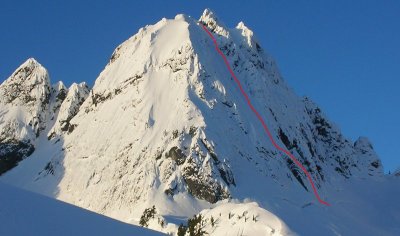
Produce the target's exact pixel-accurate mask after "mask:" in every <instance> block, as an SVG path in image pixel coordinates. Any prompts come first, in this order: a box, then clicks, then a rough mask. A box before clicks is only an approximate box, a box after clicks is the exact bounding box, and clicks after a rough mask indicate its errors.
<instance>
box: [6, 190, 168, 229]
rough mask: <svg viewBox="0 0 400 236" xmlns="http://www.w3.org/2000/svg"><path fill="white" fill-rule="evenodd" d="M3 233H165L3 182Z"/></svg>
mask: <svg viewBox="0 0 400 236" xmlns="http://www.w3.org/2000/svg"><path fill="white" fill-rule="evenodd" d="M0 192H1V194H0V202H1V204H0V222H1V227H0V235H7V236H14V235H15V236H20V235H42V236H46V235H49V236H50V235H76V236H78V235H121V236H122V235H143V236H146V235H148V236H152V235H154V236H155V235H163V234H161V233H159V232H156V231H152V230H149V229H146V228H142V227H138V226H134V225H129V224H126V223H123V222H120V221H117V220H114V219H111V218H108V217H105V216H103V215H99V214H96V213H94V212H90V211H88V210H85V209H82V208H79V207H76V206H73V205H70V204H67V203H64V202H61V201H58V200H55V199H51V198H48V197H45V196H43V195H39V194H36V193H32V192H28V191H24V190H21V189H17V188H15V187H12V186H9V185H5V184H2V183H0Z"/></svg>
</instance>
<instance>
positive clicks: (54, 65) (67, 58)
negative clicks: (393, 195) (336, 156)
mask: <svg viewBox="0 0 400 236" xmlns="http://www.w3.org/2000/svg"><path fill="white" fill-rule="evenodd" d="M206 7H208V8H211V9H212V10H214V11H215V12H216V13H217V15H218V16H219V17H220V18H221V19H222V21H223V22H225V24H226V25H227V26H230V27H234V26H236V24H237V23H238V22H239V21H244V22H245V24H246V25H247V26H248V27H250V28H251V29H252V30H253V31H254V32H255V34H256V36H257V37H258V39H259V40H260V42H261V44H262V46H263V47H264V48H265V49H266V50H267V51H268V52H269V53H270V54H271V55H272V56H273V57H274V58H275V59H276V61H277V63H278V66H279V68H280V70H281V72H282V74H283V76H284V78H285V80H286V81H287V82H288V84H289V85H290V86H291V87H292V88H293V89H294V90H295V91H296V92H297V93H298V94H299V95H307V96H309V97H311V98H312V99H313V100H314V101H315V102H316V103H318V104H319V105H320V106H321V108H322V109H323V111H324V112H325V113H326V114H327V115H328V116H329V118H330V119H331V120H332V121H334V122H335V123H336V124H337V125H338V126H339V127H340V128H341V129H342V131H343V133H344V135H345V136H346V137H348V138H350V139H351V140H353V141H354V140H355V139H356V138H357V137H358V136H360V135H362V136H367V137H369V138H370V140H371V141H372V143H373V144H374V147H375V150H376V151H377V153H378V154H379V155H380V157H381V159H382V161H383V164H384V167H385V172H387V171H388V170H393V169H395V168H396V167H398V166H400V154H399V151H398V149H397V145H399V144H398V142H399V141H400V139H399V133H400V123H399V122H400V93H399V89H400V71H399V70H400V1H398V0H385V1H381V0H359V1H348V0H335V1H334V0H327V1H320V0H314V1H313V0H309V1H289V0H280V1H278V0H270V1H268V0H264V1H252V0H245V1H242V0H239V1H233V0H229V1H215V0H213V1H208V0H199V1H194V0H193V1H183V0H179V1H172V0H168V1H167V0H151V1H131V0H118V1H106V0H97V1H82V0H69V1H61V0H40V1H32V0H24V1H22V0H4V1H2V2H1V3H0V53H1V54H0V82H2V81H3V80H4V79H6V78H7V77H8V76H9V75H10V74H11V73H12V72H13V71H14V70H15V69H16V68H17V67H18V66H19V65H20V64H21V63H22V62H24V61H25V60H26V59H27V58H29V57H34V58H36V59H37V60H38V61H39V62H40V63H41V64H42V65H44V66H45V67H46V68H47V69H48V70H49V72H50V76H51V79H52V81H53V82H55V81H58V80H62V81H64V82H65V84H67V85H70V84H71V83H72V82H80V81H87V82H88V83H89V84H93V83H94V80H95V79H96V77H97V75H98V74H99V73H100V72H101V70H102V69H103V68H104V66H105V65H106V63H107V62H108V59H109V57H110V55H111V53H112V52H113V50H114V48H116V47H117V46H118V45H119V44H120V43H122V42H123V41H124V40H126V39H127V38H129V37H130V36H131V35H133V34H135V33H136V32H137V31H138V29H139V28H140V27H143V26H145V25H147V24H154V23H156V22H157V21H159V20H160V19H161V18H162V17H166V18H173V17H174V16H175V15H176V14H178V13H185V14H187V15H190V16H193V17H195V18H199V17H200V15H201V13H202V12H203V10H204V8H206ZM399 146H400V145H399Z"/></svg>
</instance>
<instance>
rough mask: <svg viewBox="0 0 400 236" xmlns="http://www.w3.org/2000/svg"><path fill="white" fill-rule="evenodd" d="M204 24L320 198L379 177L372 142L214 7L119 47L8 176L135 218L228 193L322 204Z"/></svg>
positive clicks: (278, 207) (199, 204)
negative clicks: (290, 80)
mask: <svg viewBox="0 0 400 236" xmlns="http://www.w3.org/2000/svg"><path fill="white" fill-rule="evenodd" d="M201 24H204V25H206V26H207V27H208V28H209V29H210V31H211V32H212V34H213V35H214V37H215V38H216V39H217V41H218V44H219V46H220V50H221V51H222V52H223V53H224V54H225V55H226V57H227V59H228V61H229V63H230V65H231V66H232V68H233V70H234V72H235V74H236V75H237V77H238V78H239V79H240V81H241V83H242V85H243V89H244V90H245V91H246V92H247V93H248V95H249V98H250V100H251V101H252V104H253V106H254V107H255V108H256V109H257V110H258V112H259V113H260V115H261V116H262V117H263V118H264V119H265V121H266V123H267V125H268V126H269V128H270V130H271V133H272V135H273V137H274V139H275V140H276V142H277V144H278V145H280V146H281V147H284V148H286V149H288V150H289V151H290V152H291V153H293V155H294V156H295V157H296V158H297V159H298V160H299V161H300V162H301V163H302V164H303V165H304V166H305V167H306V169H307V170H308V171H309V172H310V174H311V176H312V178H313V180H314V181H315V183H316V186H317V187H318V192H319V193H320V195H321V197H322V198H323V199H324V200H327V201H328V202H329V201H330V200H331V201H334V202H335V203H336V200H335V199H334V198H332V197H331V193H332V192H334V191H333V190H331V189H332V187H333V186H335V185H336V184H339V185H340V183H341V182H342V181H344V180H347V179H350V178H357V177H363V178H364V177H367V178H371V179H380V178H381V177H382V166H381V164H380V162H379V158H378V157H377V155H376V154H375V152H374V151H373V149H372V146H371V145H370V144H369V143H368V141H367V140H365V139H364V138H361V139H360V140H359V141H357V142H356V143H355V144H353V143H351V142H350V141H349V140H347V139H346V138H345V137H343V136H342V135H341V133H340V130H339V129H338V127H336V126H335V125H334V124H332V123H331V122H330V121H329V120H328V119H327V117H326V116H325V115H324V114H323V113H322V112H321V110H320V109H319V108H318V106H316V105H315V104H314V103H313V102H312V101H310V99H308V98H300V97H298V96H297V95H296V94H295V93H294V92H293V91H292V90H291V89H290V88H289V87H288V86H287V85H286V83H285V81H284V80H283V79H282V77H281V75H280V73H279V71H278V69H277V66H276V64H275V62H274V60H273V59H272V58H271V57H270V56H269V55H268V54H266V53H265V52H264V50H263V49H262V48H261V46H260V44H259V42H258V41H257V39H256V38H255V36H254V34H253V32H252V31H251V30H250V29H248V28H247V27H246V26H245V25H244V23H242V22H241V23H239V24H238V25H237V27H236V28H232V29H231V28H227V27H226V26H225V25H224V24H223V23H221V22H220V20H218V17H217V16H216V15H215V14H214V13H212V12H211V11H209V10H206V11H205V12H204V14H203V15H202V16H201V18H200V21H197V20H195V19H193V18H191V17H188V16H185V15H178V16H176V17H175V19H171V20H167V19H162V20H161V21H160V22H158V23H157V24H155V25H151V26H146V27H144V28H142V29H140V30H139V32H138V33H137V34H136V35H134V36H133V37H131V38H130V39H128V40H127V41H125V42H124V43H123V44H121V45H120V46H118V47H117V49H116V50H115V51H114V53H113V54H112V56H111V58H110V61H109V63H108V64H107V66H106V67H105V69H104V70H103V71H102V72H101V74H100V75H99V77H98V78H97V80H96V82H95V85H94V87H93V89H92V90H91V91H90V92H89V94H88V91H87V89H84V88H82V86H81V88H80V89H79V88H70V89H69V91H68V93H67V94H66V98H65V100H63V102H62V103H61V105H59V107H60V108H59V111H57V109H55V111H56V112H53V113H54V116H52V117H53V121H52V122H53V123H54V126H53V125H50V126H49V127H51V128H50V129H49V130H48V131H49V132H47V133H46V134H47V135H46V140H45V143H46V144H47V146H45V147H44V146H42V148H40V150H37V151H35V153H34V154H33V156H34V157H39V156H41V157H42V156H46V158H31V160H26V161H24V162H22V164H21V165H20V166H18V168H15V169H14V170H12V171H10V172H9V173H7V174H6V175H5V176H4V177H2V179H1V180H2V181H5V182H8V183H14V184H17V185H20V186H23V187H25V188H28V189H31V190H34V191H38V192H41V193H45V194H48V195H53V196H55V197H57V198H59V199H61V200H64V201H67V202H70V203H72V204H76V205H78V206H81V207H84V208H87V209H90V210H93V211H96V212H100V213H102V214H106V215H108V216H111V217H115V218H117V219H120V220H123V221H127V222H133V223H137V222H138V221H139V220H138V219H139V218H140V215H141V214H142V212H143V210H144V209H145V208H147V207H149V206H152V205H156V207H157V209H158V212H159V213H160V214H161V215H174V216H176V215H178V216H192V215H193V214H195V213H198V212H199V211H200V210H202V209H204V208H207V207H210V206H211V204H212V203H216V202H218V201H221V200H224V199H229V198H238V199H244V198H252V199H255V200H257V201H259V202H261V203H262V205H263V206H268V207H269V208H270V209H271V211H273V212H274V213H276V212H278V213H279V214H281V215H285V214H286V212H287V211H289V210H287V209H291V208H292V207H293V208H295V209H296V210H299V209H300V210H299V211H301V209H303V208H304V207H308V206H312V207H314V206H315V204H314V203H316V199H315V196H314V195H313V193H312V191H311V187H310V184H309V182H308V180H307V178H306V177H305V175H304V173H303V172H302V171H301V170H300V169H299V168H298V166H296V165H295V164H294V163H293V162H292V161H291V160H290V159H288V157H287V156H285V155H284V154H283V153H281V152H279V151H277V150H276V148H275V147H274V146H273V145H272V144H271V142H270V141H269V139H268V136H267V135H266V134H265V133H264V130H263V129H262V127H261V125H260V123H259V121H258V120H257V118H256V117H255V116H254V114H253V113H252V112H251V110H250V109H249V108H248V105H247V103H246V102H245V100H244V99H243V96H242V94H241V92H240V91H239V89H238V88H237V85H236V84H235V83H234V81H233V80H232V78H231V75H230V73H229V72H228V70H227V68H226V66H225V64H224V62H223V60H222V58H221V57H220V55H219V54H218V53H217V52H216V50H215V46H214V45H213V43H212V41H211V39H210V37H209V35H208V34H207V33H206V32H205V31H204V30H203V28H202V26H201ZM61 87H62V86H61ZM78 87H79V86H78ZM56 91H62V89H58V90H57V89H56ZM64 91H65V89H64ZM77 91H78V92H77ZM79 91H80V92H79ZM60 94H61V93H60ZM86 97H87V98H86ZM85 98H86V99H85ZM82 102H83V103H82ZM81 103H82V104H81ZM57 104H59V103H57ZM55 107H58V105H55ZM49 124H50V123H49ZM47 136H48V137H47ZM54 137H57V138H54ZM47 138H49V139H50V141H47ZM49 153H50V154H49ZM22 173H23V174H22ZM316 208H317V210H315V212H317V213H318V214H319V213H321V214H322V213H324V214H326V212H325V209H324V208H322V207H321V208H319V207H316ZM343 212H345V211H343ZM343 212H339V213H338V212H334V213H335V215H334V216H335V217H336V216H340V214H343ZM285 216H286V215H285ZM288 219H289V220H290V222H291V223H293V224H299V223H296V220H295V219H294V218H290V217H288ZM331 219H332V220H333V221H335V220H337V218H334V217H332V218H331ZM274 229H275V230H278V229H279V230H280V229H282V230H283V227H282V228H279V227H274ZM268 230H271V231H272V228H271V229H268ZM324 230H327V229H326V228H324ZM271 231H269V232H271ZM282 232H283V231H282ZM305 232H306V231H305Z"/></svg>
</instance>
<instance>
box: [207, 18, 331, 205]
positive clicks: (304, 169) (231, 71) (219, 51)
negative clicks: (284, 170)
mask: <svg viewBox="0 0 400 236" xmlns="http://www.w3.org/2000/svg"><path fill="white" fill-rule="evenodd" d="M201 25H202V26H203V29H204V30H205V31H206V32H207V34H208V35H209V36H210V38H211V39H212V41H213V43H214V45H215V49H216V50H217V52H218V53H219V54H220V55H221V57H222V59H223V60H224V62H225V65H226V67H227V68H228V70H229V72H230V74H231V75H232V77H233V79H234V80H235V82H236V84H237V85H238V86H239V89H240V92H242V95H243V96H244V98H245V99H246V102H247V104H248V105H249V107H250V109H251V110H252V111H253V112H254V114H255V115H256V116H257V118H258V120H259V121H260V122H261V124H262V126H263V127H264V130H265V132H266V133H267V135H268V137H269V139H270V141H271V143H272V144H273V145H274V147H275V148H276V149H278V150H279V151H281V152H283V153H285V154H286V155H287V156H289V157H290V159H292V161H293V162H294V163H296V165H297V166H298V167H300V169H301V170H302V171H303V172H304V173H305V174H306V176H307V178H308V180H309V181H310V184H311V187H312V189H313V191H314V195H315V197H316V198H317V200H318V201H319V202H320V203H321V204H324V205H327V206H330V204H329V203H328V202H325V201H324V200H322V199H321V197H320V196H319V194H318V192H317V188H316V187H315V184H314V181H313V180H312V178H311V175H310V173H309V172H308V171H307V170H306V168H304V166H303V165H302V164H301V163H300V162H299V161H298V160H297V159H296V158H295V157H294V156H293V155H292V153H290V152H289V151H288V150H286V149H284V148H282V147H280V146H279V145H278V144H277V143H276V142H275V140H274V138H273V137H272V135H271V132H270V131H269V129H268V126H267V125H266V124H265V122H264V119H263V118H262V117H261V115H260V114H259V113H258V111H257V110H256V109H255V108H254V107H253V105H252V104H251V101H250V99H249V96H248V95H247V93H246V92H245V91H244V89H243V87H242V84H241V83H240V81H239V79H238V78H237V77H236V75H235V73H233V70H232V68H231V66H230V65H229V62H228V60H227V59H226V56H225V54H224V53H223V52H222V51H221V50H220V49H219V46H218V43H217V40H215V38H214V36H213V35H212V34H211V32H210V31H209V30H208V29H207V27H206V26H205V25H203V24H201Z"/></svg>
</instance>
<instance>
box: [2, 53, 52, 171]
mask: <svg viewBox="0 0 400 236" xmlns="http://www.w3.org/2000/svg"><path fill="white" fill-rule="evenodd" d="M49 99H50V80H49V75H48V73H47V71H46V69H45V68H44V67H42V66H41V65H40V64H39V63H38V62H37V61H35V60H34V59H32V58H31V59H28V60H27V61H26V62H25V63H23V64H22V65H21V66H20V67H18V68H17V70H15V72H14V73H13V74H12V75H11V76H10V77H9V78H8V79H7V80H6V81H4V82H3V83H2V84H1V85H0V114H1V115H0V175H1V174H3V173H4V172H6V171H8V170H9V169H11V168H13V167H15V166H16V165H17V163H18V162H19V161H21V160H23V159H24V158H26V157H28V156H29V155H30V154H32V152H33V151H34V149H35V147H34V142H35V140H36V138H37V137H38V136H39V135H40V133H41V131H43V130H44V129H45V128H46V119H47V110H48V107H49Z"/></svg>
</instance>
